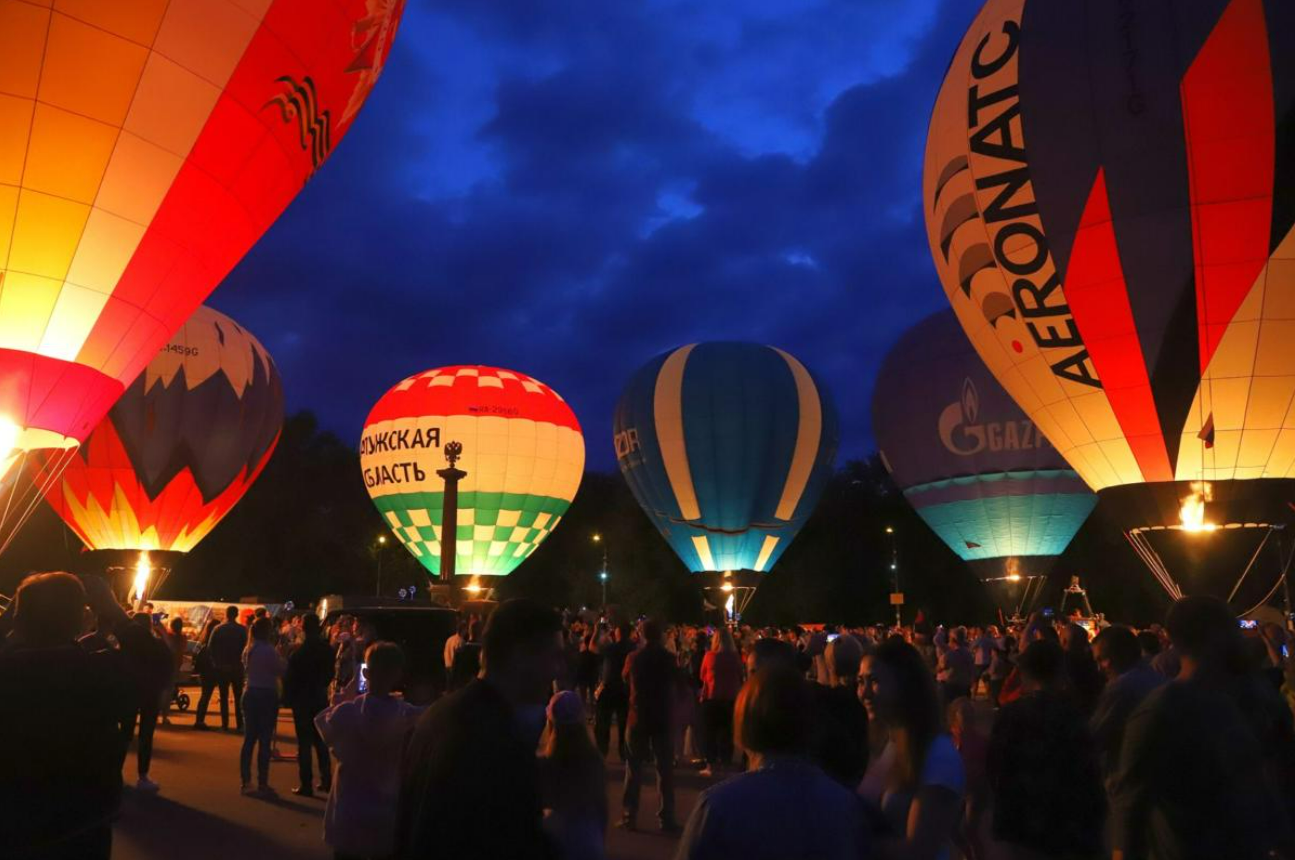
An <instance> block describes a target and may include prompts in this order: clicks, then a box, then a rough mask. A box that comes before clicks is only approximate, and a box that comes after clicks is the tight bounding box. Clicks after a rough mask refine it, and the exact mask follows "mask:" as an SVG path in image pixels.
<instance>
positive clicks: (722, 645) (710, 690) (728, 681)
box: [701, 627, 742, 776]
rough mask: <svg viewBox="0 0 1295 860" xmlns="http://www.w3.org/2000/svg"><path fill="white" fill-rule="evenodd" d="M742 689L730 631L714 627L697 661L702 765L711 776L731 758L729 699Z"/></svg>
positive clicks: (736, 656)
mask: <svg viewBox="0 0 1295 860" xmlns="http://www.w3.org/2000/svg"><path fill="white" fill-rule="evenodd" d="M741 689H742V657H741V655H739V654H738V653H737V645H736V644H735V643H734V642H733V634H732V632H731V631H730V630H729V629H728V628H727V627H718V628H716V629H715V633H714V635H713V636H712V637H711V643H710V650H709V651H707V652H706V655H705V656H704V657H702V661H701V708H702V723H703V725H704V726H705V732H704V734H705V755H706V768H705V769H704V770H703V771H702V772H701V775H702V776H712V775H713V774H714V772H715V771H716V770H721V769H723V768H725V767H728V765H729V764H730V763H731V762H732V761H733V703H734V702H736V701H737V694H738V692H739V691H741Z"/></svg>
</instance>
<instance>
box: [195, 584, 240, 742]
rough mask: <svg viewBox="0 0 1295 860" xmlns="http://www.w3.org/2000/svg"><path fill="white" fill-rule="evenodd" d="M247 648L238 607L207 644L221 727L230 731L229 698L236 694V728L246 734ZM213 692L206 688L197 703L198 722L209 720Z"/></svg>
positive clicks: (229, 609)
mask: <svg viewBox="0 0 1295 860" xmlns="http://www.w3.org/2000/svg"><path fill="white" fill-rule="evenodd" d="M245 647H247V628H246V627H244V626H243V625H242V624H239V623H238V607H237V606H230V607H227V608H226V609H225V623H224V624H221V625H220V626H219V627H217V628H216V629H215V630H213V631H211V638H210V639H208V640H207V653H208V654H209V655H210V656H211V665H212V671H213V673H214V674H215V676H216V685H217V687H218V689H219V693H218V695H219V696H220V727H221V728H222V729H228V728H229V703H228V701H227V698H226V697H227V696H228V695H229V693H230V692H231V690H232V691H233V694H234V728H235V729H236V730H238V731H240V732H241V731H242V730H243V705H242V698H243V649H244V648H245ZM210 696H211V688H209V687H204V689H203V693H202V698H200V699H199V700H198V712H197V714H196V715H195V722H197V723H202V722H203V721H205V720H206V718H207V703H208V700H209V699H210Z"/></svg>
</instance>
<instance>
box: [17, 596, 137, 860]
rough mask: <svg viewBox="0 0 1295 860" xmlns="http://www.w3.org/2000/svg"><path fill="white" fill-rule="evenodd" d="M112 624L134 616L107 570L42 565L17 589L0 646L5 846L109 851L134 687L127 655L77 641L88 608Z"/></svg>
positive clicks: (46, 853) (72, 852)
mask: <svg viewBox="0 0 1295 860" xmlns="http://www.w3.org/2000/svg"><path fill="white" fill-rule="evenodd" d="M87 603H88V604H89V606H90V608H91V609H92V610H93V611H94V612H95V613H96V614H97V615H98V619H99V630H100V631H111V630H114V629H116V628H119V627H121V626H123V625H124V624H125V623H126V616H125V614H124V613H122V611H121V608H120V607H119V606H117V604H116V603H115V602H114V600H113V598H112V594H111V592H110V591H109V590H108V586H107V585H106V584H105V583H104V582H103V580H101V579H97V578H95V579H87V581H86V584H85V586H84V587H83V586H82V584H81V582H80V581H78V580H77V578H76V577H74V576H72V575H71V574H68V573H42V574H35V575H33V576H29V577H27V578H26V579H25V580H23V583H22V585H21V586H20V587H19V588H18V593H17V595H16V596H15V598H14V604H13V607H12V609H11V610H10V611H9V613H6V615H8V614H10V613H12V614H13V616H14V618H13V623H14V631H13V633H12V634H11V635H10V637H9V639H8V640H7V642H6V643H5V645H4V648H3V649H0V690H3V691H4V693H3V695H0V737H3V738H4V739H5V751H4V754H3V755H0V809H2V810H4V813H3V814H4V824H3V826H0V856H3V857H6V858H19V859H20V860H28V858H31V860H107V858H108V857H109V855H110V854H111V853H112V823H111V822H112V817H113V815H114V814H115V813H116V811H117V806H118V803H119V802H120V800H121V763H122V757H123V756H124V754H125V747H124V746H123V744H122V734H121V718H122V714H123V713H124V712H125V711H126V710H127V709H128V708H129V707H130V704H131V701H132V695H133V693H134V691H133V689H132V685H131V683H130V681H129V679H128V677H127V676H126V674H125V669H124V667H123V666H122V663H121V658H120V655H118V654H116V653H114V652H112V651H108V650H98V651H94V652H90V651H87V650H86V649H84V648H81V647H79V646H78V645H77V636H78V634H79V633H80V632H81V628H82V616H83V613H84V609H85V607H86V605H87Z"/></svg>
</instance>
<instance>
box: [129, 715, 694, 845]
mask: <svg viewBox="0 0 1295 860" xmlns="http://www.w3.org/2000/svg"><path fill="white" fill-rule="evenodd" d="M191 714H192V712H190V714H186V715H180V716H179V717H178V718H176V720H175V722H176V726H175V727H173V728H167V727H163V726H159V727H158V731H157V737H156V739H155V742H154V752H153V766H152V776H153V778H154V779H156V780H157V781H158V782H159V783H161V785H162V791H161V793H160V794H158V795H156V796H148V795H141V794H138V793H136V792H135V791H134V790H133V788H129V787H128V788H127V791H126V800H125V803H124V804H123V808H122V815H121V818H120V820H119V821H118V823H117V826H116V828H115V834H116V841H115V848H114V851H113V858H114V860H164V858H171V857H185V858H187V860H208V858H210V860H258V858H263V857H265V858H274V860H330V858H331V856H332V855H331V853H330V852H329V851H328V849H327V847H326V846H325V845H324V843H323V815H324V801H323V800H322V799H314V800H299V799H298V798H296V797H295V796H293V795H292V794H291V793H290V789H291V788H292V787H293V786H295V785H296V784H297V766H296V763H295V762H291V761H283V762H275V763H274V764H273V766H272V768H271V772H270V782H271V784H272V785H273V786H274V787H275V788H276V789H277V790H278V791H279V792H280V795H279V797H278V798H277V799H275V800H260V799H255V798H250V797H243V796H241V795H240V794H239V792H238V748H239V745H240V744H241V743H242V739H241V738H240V737H239V736H237V735H233V734H224V733H221V732H219V731H213V732H195V731H193V730H192V729H191V728H190V726H191V725H192V723H193V717H192V715H191ZM210 720H211V717H208V721H209V722H210ZM278 737H279V743H280V746H281V748H282V749H283V751H284V752H288V753H293V752H295V751H296V744H295V742H294V740H293V737H292V720H291V716H290V715H289V714H288V712H287V711H283V712H281V713H280V715H279V734H278ZM612 758H613V762H612V763H610V764H609V766H608V770H609V774H608V798H609V805H610V808H611V810H612V815H613V816H616V815H617V814H618V813H619V810H620V780H621V779H622V778H623V774H624V770H623V769H622V767H621V766H620V765H619V764H618V763H616V762H615V753H614V752H613V754H612ZM126 776H127V778H128V781H130V782H133V779H134V776H135V759H134V754H133V753H132V754H131V757H130V758H129V759H128V761H127V765H126ZM676 782H677V783H678V789H677V791H678V795H679V797H678V803H679V817H680V820H681V821H683V820H686V818H687V816H688V813H689V811H690V810H691V809H692V806H693V804H694V803H695V802H696V799H697V794H698V792H699V791H700V790H701V789H702V788H704V787H705V785H706V782H705V781H704V780H702V779H701V778H700V777H698V776H697V775H696V774H695V773H693V772H691V771H689V772H686V773H683V774H680V775H679V777H678V778H677V780H676ZM642 802H643V813H641V814H640V816H639V817H640V825H642V826H644V827H645V828H646V829H645V832H640V833H622V832H620V831H619V830H616V829H614V828H613V829H611V830H610V831H609V835H608V857H609V858H611V860H659V858H669V857H671V856H673V853H674V847H675V839H674V838H672V837H668V836H664V835H662V834H659V833H656V832H654V831H653V830H651V829H650V828H651V826H652V825H653V823H654V818H655V816H654V815H652V814H644V813H654V812H655V809H656V792H655V790H654V789H653V788H652V787H651V786H645V787H644V792H643V801H642Z"/></svg>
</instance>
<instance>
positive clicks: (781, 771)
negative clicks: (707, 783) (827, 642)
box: [675, 661, 871, 860]
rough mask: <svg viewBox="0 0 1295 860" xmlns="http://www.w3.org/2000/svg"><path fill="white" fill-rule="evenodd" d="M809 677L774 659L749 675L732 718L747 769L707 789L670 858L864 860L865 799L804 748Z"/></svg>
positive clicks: (809, 719) (810, 713) (810, 709)
mask: <svg viewBox="0 0 1295 860" xmlns="http://www.w3.org/2000/svg"><path fill="white" fill-rule="evenodd" d="M814 713H815V709H814V702H813V697H812V695H811V693H810V691H809V688H808V684H807V683H806V682H805V680H804V679H803V678H802V677H801V676H800V674H799V673H798V672H797V670H796V669H794V668H792V667H791V666H789V665H786V664H785V663H782V662H777V661H776V662H774V663H773V664H772V665H770V666H767V667H766V668H764V669H762V670H761V671H759V672H757V673H756V674H755V675H754V676H753V677H752V678H751V680H749V681H747V682H746V685H745V686H744V687H743V688H742V692H741V693H740V694H739V695H738V700H737V708H736V714H735V718H734V723H735V728H736V735H737V743H738V745H739V746H741V747H742V749H743V751H744V752H745V753H746V755H747V761H748V762H749V769H748V770H747V772H746V773H744V774H742V775H740V776H735V777H733V778H732V779H729V780H726V781H725V782H723V783H721V784H719V785H716V786H714V787H712V788H709V789H707V790H706V791H705V792H703V793H702V795H701V798H700V799H699V800H698V802H697V806H696V807H695V808H694V809H693V812H692V815H691V816H690V817H689V819H688V826H687V828H686V829H685V831H684V835H683V839H682V840H681V841H680V843H679V848H678V850H677V851H676V853H675V860H739V858H740V860H862V858H867V857H869V856H871V854H870V853H869V852H867V851H866V848H867V846H868V835H867V830H866V827H865V823H864V815H863V806H862V804H861V802H860V801H859V798H858V797H856V796H855V795H854V794H853V793H851V792H850V791H847V790H846V789H845V788H843V787H842V786H840V785H839V784H838V783H836V782H835V781H833V780H832V779H830V778H829V777H828V776H827V775H826V774H824V773H823V772H822V771H821V770H820V769H819V768H818V767H817V766H816V765H814V764H813V763H812V762H811V761H810V760H809V758H808V757H807V755H806V753H807V751H808V747H809V742H810V734H811V731H812V724H813V719H814Z"/></svg>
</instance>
